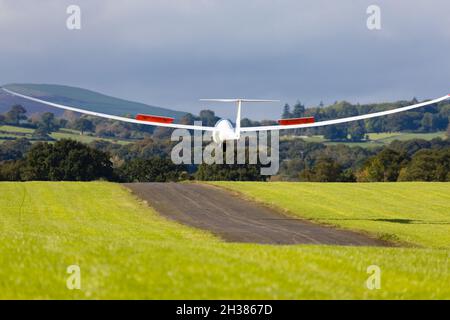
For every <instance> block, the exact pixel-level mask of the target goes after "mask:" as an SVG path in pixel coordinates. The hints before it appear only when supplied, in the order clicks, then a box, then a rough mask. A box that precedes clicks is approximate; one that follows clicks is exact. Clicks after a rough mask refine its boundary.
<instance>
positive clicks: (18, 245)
mask: <svg viewBox="0 0 450 320" xmlns="http://www.w3.org/2000/svg"><path fill="white" fill-rule="evenodd" d="M256 185H258V184H255V186H256ZM266 185H268V186H269V185H270V184H266ZM434 185H435V184H431V183H430V184H424V185H423V186H422V188H421V189H422V191H423V193H424V194H426V193H428V191H429V188H431V191H432V193H435V191H433V190H434V189H433V188H434ZM286 186H289V185H286ZM250 187H251V186H250V185H249V188H250ZM377 187H378V188H380V193H381V194H383V195H384V194H385V193H386V191H383V185H379V184H378V185H374V188H377ZM289 188H290V187H289ZM342 188H345V186H343V187H342ZM278 189H283V188H281V185H280V186H278ZM285 189H287V188H285ZM0 194H1V195H2V196H1V197H0V230H1V232H0V298H2V299H10V298H12V299H18V298H20V299H27V298H28V299H50V298H57V299H75V298H82V299H107V298H110V299H117V298H131V299H132V298H150V299H164V298H167V299H214V298H216V299H239V298H242V299H276V298H277V299H317V298H322V299H352V298H353V299H389V298H393V299H416V298H417V299H436V298H444V299H449V298H450V287H449V286H448V283H450V269H449V268H448V261H449V260H448V257H449V250H448V249H430V248H375V247H371V248H369V247H336V246H310V245H297V246H272V245H255V244H238V243H225V242H222V241H221V240H220V239H218V238H216V237H214V236H212V235H211V234H209V233H206V232H203V231H199V230H195V229H192V228H188V227H185V226H182V225H180V224H177V223H175V222H172V221H169V220H166V219H164V218H162V217H161V216H159V215H158V214H156V213H155V212H154V211H153V210H151V209H150V208H149V207H147V206H146V205H145V204H144V203H140V202H138V201H137V199H136V198H135V197H133V196H132V195H131V194H130V193H129V192H128V191H127V190H126V189H124V188H123V187H121V186H120V185H117V184H112V183H104V182H90V183H77V182H53V183H52V182H29V183H0ZM433 199H434V198H433V197H431V198H430V197H425V198H424V199H423V202H424V205H425V204H428V206H429V207H432V206H433V205H435V204H434V200H433ZM300 200H301V199H298V201H297V202H299V201H300ZM409 200H410V199H407V198H401V199H400V201H401V202H402V203H403V206H404V208H405V210H414V205H415V203H411V204H409V203H410V201H409ZM364 201H367V199H366V198H363V199H360V200H359V201H358V202H359V203H360V204H361V205H362V203H363V202H364ZM328 206H329V207H330V212H331V210H332V208H333V207H334V208H335V210H336V212H337V214H336V217H340V214H339V210H340V202H334V203H329V204H328ZM447 209H448V202H447ZM447 213H448V210H447ZM380 214H382V215H383V216H389V215H391V217H392V218H393V219H394V218H395V217H396V213H395V212H392V211H388V210H386V211H384V212H382V213H380ZM434 215H435V213H433V214H432V216H431V218H430V219H435V217H434ZM444 216H445V214H443V216H442V217H440V219H444ZM411 228H419V225H418V224H412V225H411ZM436 228H439V226H436ZM418 232H419V233H420V230H419V231H418ZM428 237H429V238H430V239H433V238H434V237H435V235H434V234H433V232H431V233H430V234H428ZM430 241H431V240H430ZM70 265H78V266H79V267H80V270H81V289H80V290H69V289H67V287H66V281H67V278H68V277H69V274H68V273H67V271H66V270H67V267H68V266H70ZM370 265H377V266H379V267H380V268H381V270H382V280H381V289H379V290H368V289H367V287H366V285H365V283H366V280H367V278H368V276H369V275H368V274H367V267H368V266H370Z"/></svg>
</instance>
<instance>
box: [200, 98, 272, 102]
mask: <svg viewBox="0 0 450 320" xmlns="http://www.w3.org/2000/svg"><path fill="white" fill-rule="evenodd" d="M200 101H211V102H239V101H241V102H280V100H264V99H240V98H236V99H200Z"/></svg>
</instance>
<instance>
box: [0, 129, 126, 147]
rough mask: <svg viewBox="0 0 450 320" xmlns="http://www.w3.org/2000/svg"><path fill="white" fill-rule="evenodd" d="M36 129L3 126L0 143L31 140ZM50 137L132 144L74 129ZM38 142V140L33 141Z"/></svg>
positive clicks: (54, 133) (0, 130)
mask: <svg viewBox="0 0 450 320" xmlns="http://www.w3.org/2000/svg"><path fill="white" fill-rule="evenodd" d="M33 132H34V129H31V128H24V127H19V126H10V125H3V126H0V143H2V142H3V141H6V140H14V139H20V138H27V139H31V138H32V135H33ZM50 137H52V138H53V139H55V140H61V139H72V140H76V141H79V142H83V143H90V142H93V141H97V140H101V141H109V142H112V143H118V144H122V145H123V144H128V143H131V142H132V141H131V140H124V139H115V138H101V137H97V136H92V135H87V134H83V135H81V134H80V131H77V130H72V129H60V130H58V131H56V132H52V133H50ZM33 141H36V140H33Z"/></svg>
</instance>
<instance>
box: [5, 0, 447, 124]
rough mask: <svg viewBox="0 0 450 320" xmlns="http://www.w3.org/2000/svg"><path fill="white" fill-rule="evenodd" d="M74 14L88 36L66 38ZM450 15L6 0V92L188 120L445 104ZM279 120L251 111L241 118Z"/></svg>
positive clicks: (188, 2) (417, 8)
mask: <svg viewBox="0 0 450 320" xmlns="http://www.w3.org/2000/svg"><path fill="white" fill-rule="evenodd" d="M70 4H77V5H79V6H80V7H81V10H82V17H81V18H82V29H81V30H77V31H70V30H68V29H67V28H66V19H67V17H68V15H67V14H66V8H67V6H68V5H70ZM370 4H377V5H379V6H380V7H381V14H382V17H381V18H382V29H381V30H380V31H370V30H368V29H367V27H366V19H367V17H368V15H367V14H366V9H367V7H368V6H369V5H370ZM449 12H450V2H449V1H448V0H432V1H411V0H409V1H407V0H396V1H365V0H360V1H354V0H353V1H351V0H341V1H335V0H329V1H324V0H311V1H300V0H281V1H280V0H277V1H275V0H273V1H268V0H241V1H237V0H222V1H212V0H209V1H207V0H196V1H194V0H173V1H170V0H164V1H163V0H161V1H160V0H151V1H120V2H119V1H112V0H95V1H93V0H90V1H77V0H71V1H61V0H59V1H56V0H55V1H50V0H48V1H45V0H44V1H22V0H0V83H1V84H5V83H12V82H27V83H30V82H31V83H55V84H66V85H74V86H80V87H83V88H87V89H92V90H96V91H100V92H102V93H106V94H109V95H113V96H117V97H121V98H126V99H130V100H135V101H140V102H145V103H148V104H153V105H158V106H162V107H169V108H172V109H178V110H186V111H191V112H198V111H199V110H200V109H202V108H204V107H205V105H204V104H202V103H200V102H198V99H199V98H228V97H248V98H271V99H280V100H281V101H282V102H289V103H294V102H295V101H296V100H297V99H300V100H301V101H302V102H304V103H305V104H306V105H308V106H312V105H317V104H318V103H319V102H320V101H323V102H324V103H325V104H328V103H332V102H334V101H335V100H344V99H345V100H348V101H351V102H381V101H390V100H396V99H410V98H412V97H414V96H416V97H417V98H419V99H425V98H433V97H438V96H441V95H444V94H447V93H450V81H449V77H450V62H449V58H448V56H449V52H450V18H449ZM209 107H210V108H212V109H213V110H215V111H216V112H217V113H218V114H220V115H222V116H227V117H229V116H232V115H233V114H234V110H233V109H232V108H229V107H228V106H224V105H210V106H209ZM280 110H281V108H280V105H278V104H276V105H264V106H263V105H261V106H259V105H253V106H248V107H247V108H245V110H244V116H249V117H252V118H255V119H261V118H272V119H273V118H277V117H278V115H279V114H280Z"/></svg>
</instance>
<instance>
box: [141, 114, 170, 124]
mask: <svg viewBox="0 0 450 320" xmlns="http://www.w3.org/2000/svg"><path fill="white" fill-rule="evenodd" d="M136 120H141V121H148V122H158V123H172V122H173V120H174V119H173V118H169V117H161V116H152V115H147V114H138V115H137V116H136Z"/></svg>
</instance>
